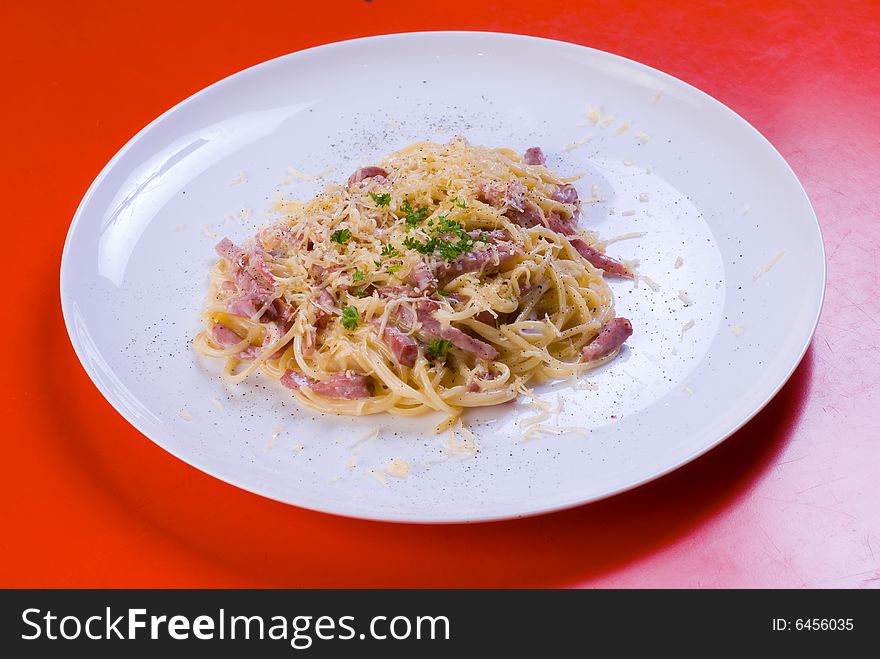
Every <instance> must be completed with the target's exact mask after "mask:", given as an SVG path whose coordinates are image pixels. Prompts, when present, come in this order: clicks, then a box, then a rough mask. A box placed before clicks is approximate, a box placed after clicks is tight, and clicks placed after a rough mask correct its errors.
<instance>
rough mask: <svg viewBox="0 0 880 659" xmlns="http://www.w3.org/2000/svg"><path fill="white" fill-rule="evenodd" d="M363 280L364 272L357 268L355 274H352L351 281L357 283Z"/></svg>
mask: <svg viewBox="0 0 880 659" xmlns="http://www.w3.org/2000/svg"><path fill="white" fill-rule="evenodd" d="M363 280H364V273H363V272H361V271H360V270H355V271H354V274H353V275H352V276H351V283H352V284H357V283H358V282H361V281H363Z"/></svg>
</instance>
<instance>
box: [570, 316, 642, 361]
mask: <svg viewBox="0 0 880 659" xmlns="http://www.w3.org/2000/svg"><path fill="white" fill-rule="evenodd" d="M632 333H633V327H632V323H631V322H629V320H627V319H626V318H612V319H611V320H609V321H608V322H607V323H605V325H603V326H602V329H601V330H599V334H597V335H596V338H595V339H593V340H592V342H590V343H588V344H587V345H586V346H584V350H583V352H582V353H581V361H582V362H591V361H593V360H596V359H599V358H600V357H604V356H605V355H607V354H608V353H610V352H612V351H614V350H617V349H618V348H619V347H620V346H622V345H623V343H624V342H625V341H626V340H627V339H628V338H629V337H630V336H632Z"/></svg>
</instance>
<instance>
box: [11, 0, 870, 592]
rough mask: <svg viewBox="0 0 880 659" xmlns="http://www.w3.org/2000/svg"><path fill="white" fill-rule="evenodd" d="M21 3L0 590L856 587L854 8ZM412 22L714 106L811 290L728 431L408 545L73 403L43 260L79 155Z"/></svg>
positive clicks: (99, 407) (860, 327)
mask: <svg viewBox="0 0 880 659" xmlns="http://www.w3.org/2000/svg"><path fill="white" fill-rule="evenodd" d="M27 4H28V6H25V3H14V2H13V3H10V2H4V3H3V6H2V9H0V25H2V28H0V29H2V31H3V39H2V40H0V50H2V57H3V60H2V61H3V62H4V63H5V71H4V73H3V77H4V81H3V88H4V90H5V93H4V97H5V98H4V102H3V104H2V110H0V112H2V119H3V127H4V129H5V130H4V135H3V140H4V142H5V143H6V146H5V147H4V149H3V164H2V167H3V183H4V188H5V195H4V211H5V213H4V224H3V227H4V233H5V235H4V243H5V249H4V250H3V252H4V258H3V264H4V266H5V271H4V281H5V285H6V287H5V290H6V299H5V300H4V303H3V305H2V306H3V309H4V314H6V313H10V315H11V314H14V315H15V321H14V324H13V321H12V319H11V318H7V319H6V320H5V321H4V322H3V323H2V325H0V326H2V327H3V332H4V338H3V343H4V345H6V349H5V351H4V358H5V361H6V364H7V367H6V370H5V371H4V377H3V379H2V382H3V385H2V386H3V387H4V392H3V396H2V406H3V416H2V419H3V422H4V430H5V432H4V440H3V449H4V450H3V457H2V460H0V502H2V510H0V512H2V517H0V529H2V537H0V555H2V558H0V585H2V586H93V587H100V586H120V587H122V586H228V587H236V586H252V587H254V586H255V587H261V586H316V587H321V586H599V587H619V586H630V587H640V586H644V587H654V586H673V587H679V586H713V587H734V586H743V587H751V586H767V587H801V586H807V587H832V586H845V587H872V586H874V587H876V586H878V585H880V560H878V559H880V501H878V499H880V496H878V495H880V473H878V463H880V440H878V427H880V395H878V393H880V368H878V367H880V356H878V314H880V302H878V297H880V296H878V293H880V268H878V254H880V220H878V215H880V213H878V210H880V208H878V204H880V202H878V200H880V184H878V180H880V165H878V163H880V115H878V107H880V106H878V99H880V73H878V63H880V47H878V44H880V10H878V7H880V5H878V3H876V2H867V1H866V2H864V3H861V5H859V3H841V2H830V1H825V0H821V1H820V0H812V1H810V2H802V3H797V4H796V3H775V2H768V1H762V2H751V3H747V2H739V3H727V2H716V3H688V2H680V1H679V2H662V3H643V2H549V1H546V0H543V1H541V2H534V1H533V2H528V3H526V2H522V3H513V2H491V1H490V2H474V1H473V0H469V1H465V2H460V1H458V0H444V1H443V2H436V3H430V5H429V4H428V3H424V4H422V3H416V2H411V1H410V2H406V1H399V0H373V2H370V3H367V2H363V1H349V2H327V1H323V2H295V1H293V0H285V1H284V2H275V3H269V4H263V5H261V6H259V7H258V5H259V4H260V3H255V2H234V3H229V4H228V5H225V4H224V3H222V2H212V3H209V4H205V5H204V6H202V7H200V8H194V7H195V5H194V3H193V4H191V3H185V2H180V1H179V0H178V1H176V2H168V1H167V0H154V1H152V2H150V3H147V4H144V3H116V2H113V3H110V2H108V3H106V4H103V5H99V4H97V3H93V4H92V5H91V7H89V8H83V7H81V6H77V5H79V3H68V2H63V3H62V2H57V3H55V4H54V6H52V3H51V2H49V3H47V2H42V3H27ZM731 5H736V8H732V7H731ZM427 29H474V30H496V31H504V32H520V33H525V34H532V35H538V36H545V37H553V38H557V39H563V40H566V41H572V42H575V43H581V44H585V45H589V46H593V47H595V48H599V49H603V50H607V51H610V52H613V53H618V54H621V55H624V56H626V57H630V58H633V59H636V60H639V61H641V62H644V63H646V64H648V65H651V66H654V67H656V68H659V69H661V70H663V71H666V72H668V73H670V74H672V75H674V76H678V77H680V78H682V79H683V80H686V81H688V82H690V83H692V84H694V85H696V86H697V87H699V88H701V89H703V90H705V91H706V92H708V93H709V94H712V95H713V96H715V97H716V98H718V99H719V100H721V101H722V102H723V103H725V104H727V105H729V106H730V107H732V108H733V109H734V110H736V111H737V112H739V113H740V114H741V115H742V116H744V117H745V118H746V119H747V120H748V121H750V122H751V123H752V124H753V125H754V126H755V127H756V128H758V130H760V131H761V132H762V133H763V134H764V135H766V136H767V137H768V138H769V139H770V140H771V141H772V142H773V143H774V144H775V146H776V147H777V148H778V149H779V150H780V151H781V153H782V155H783V156H784V157H785V158H786V159H788V161H789V162H790V163H791V164H792V166H793V167H794V169H795V171H796V172H797V174H798V175H799V176H800V178H801V180H802V181H803V183H804V185H805V186H806V189H807V192H808V193H809V195H810V197H811V199H812V201H813V203H814V205H815V207H816V211H817V213H818V215H819V219H820V222H821V224H822V229H823V232H824V237H825V243H826V247H827V251H828V272H829V276H828V290H827V299H826V304H825V309H824V313H823V316H822V320H821V322H820V324H819V329H818V332H817V334H816V338H815V340H814V341H813V345H812V347H811V349H810V350H809V352H808V353H807V356H806V358H805V359H804V361H803V363H802V364H801V366H800V367H799V368H798V370H797V371H796V373H795V374H794V376H793V378H792V379H791V381H790V382H789V383H788V384H787V385H786V386H785V388H784V389H783V390H782V392H781V393H780V394H779V396H777V397H776V399H775V400H774V401H773V402H772V403H771V404H770V405H769V406H768V407H767V408H766V409H765V410H764V411H763V412H761V413H760V414H759V415H758V417H757V418H756V419H755V420H754V421H752V422H751V423H749V424H748V425H747V426H746V428H745V429H743V430H742V431H740V432H739V433H737V434H736V435H735V436H734V437H732V438H731V439H729V440H728V441H727V442H725V443H724V444H723V445H721V446H720V447H719V448H717V449H716V450H714V451H711V452H710V453H709V454H708V455H706V456H704V457H703V458H701V459H699V460H697V461H696V462H694V463H692V464H691V465H689V466H687V467H685V468H683V469H681V470H679V471H678V472H676V473H674V474H672V475H670V476H668V477H666V478H663V479H661V480H660V481H657V482H655V483H653V484H650V485H648V486H645V487H642V488H640V489H638V490H636V491H633V492H630V493H628V494H624V495H622V496H618V497H615V498H613V499H611V500H607V501H604V502H600V503H597V504H594V505H589V506H584V507H581V508H577V509H574V510H570V511H567V512H562V513H557V514H553V515H546V516H542V517H537V518H533V519H527V520H520V521H512V522H503V523H493V524H481V525H473V526H451V527H420V526H408V525H391V524H381V523H373V522H362V521H355V520H348V519H341V518H336V517H332V516H329V515H323V514H319V513H312V512H308V511H304V510H299V509H297V508H293V507H290V506H286V505H283V504H279V503H275V502H273V501H268V500H265V499H263V498H260V497H258V496H255V495H252V494H248V493H246V492H244V491H241V490H238V489H236V488H234V487H232V486H230V485H226V484H224V483H222V482H220V481H217V480H215V479H213V478H212V477H210V476H207V475H205V474H202V473H201V472H199V471H196V470H195V469H193V468H191V467H189V466H187V465H185V464H184V463H182V462H180V461H178V460H177V459H176V458H174V457H172V456H171V455H169V454H167V453H165V452H164V451H162V450H161V449H159V448H158V447H157V446H155V445H154V444H153V443H152V442H150V441H149V440H148V439H146V438H145V437H143V436H141V435H140V434H139V433H137V432H136V431H135V430H134V429H132V428H131V427H129V426H128V424H127V423H126V422H125V421H124V420H123V419H122V418H121V417H120V416H119V415H118V414H117V413H116V412H115V411H114V410H113V409H112V408H111V407H110V405H109V404H107V403H106V402H105V401H104V399H103V398H102V397H101V396H100V395H99V394H98V392H97V391H96V389H95V388H94V387H93V386H92V384H91V382H90V381H89V380H88V378H87V377H86V375H85V373H84V372H83V370H82V368H81V367H80V365H79V363H78V362H77V360H76V357H75V356H74V353H73V350H72V349H71V347H70V344H69V342H68V339H67V335H66V333H65V330H64V325H63V323H62V318H61V310H60V305H59V300H58V265H59V262H60V256H61V248H62V244H63V241H64V237H65V233H66V231H67V228H68V224H69V222H70V219H71V217H72V216H73V213H74V211H75V210H76V206H77V204H78V202H79V200H80V198H81V197H82V195H83V194H84V193H85V190H86V188H87V187H88V185H89V183H90V182H91V180H92V179H93V178H94V177H95V176H96V175H97V174H98V172H99V171H100V169H101V168H102V167H103V165H104V164H105V163H106V162H107V160H109V158H110V157H111V156H112V155H113V154H114V153H115V152H116V151H117V150H118V149H119V148H120V147H121V146H122V145H123V144H124V143H125V142H126V141H127V140H128V139H129V138H130V137H131V136H132V135H134V133H136V132H137V131H138V130H139V129H140V128H141V127H142V126H144V125H145V124H146V123H148V122H149V121H150V120H152V119H153V118H154V117H156V116H157V115H158V114H160V113H161V112H162V111H164V110H166V109H167V108H169V107H170V106H172V105H173V104H175V103H177V102H178V101H180V100H182V99H183V98H185V97H186V96H188V95H190V94H192V93H194V92H196V91H198V90H199V89H201V88H202V87H204V86H205V85H207V84H209V83H212V82H214V81H216V80H219V79H220V78H223V77H224V76H226V75H229V74H231V73H233V72H235V71H238V70H239V69H242V68H244V67H247V66H250V65H252V64H256V63H258V62H260V61H263V60H265V59H268V58H271V57H275V56H277V55H282V54H284V53H288V52H291V51H295V50H299V49H302V48H306V47H309V46H314V45H318V44H322V43H326V42H331V41H337V40H340V39H348V38H352V37H359V36H365V35H371V34H380V33H387V32H404V31H412V30H427ZM21 319H25V321H26V323H27V326H26V327H22V326H21V323H22V321H21ZM13 329H14V332H13V331H10V330H13Z"/></svg>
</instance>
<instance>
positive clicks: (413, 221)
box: [400, 199, 431, 231]
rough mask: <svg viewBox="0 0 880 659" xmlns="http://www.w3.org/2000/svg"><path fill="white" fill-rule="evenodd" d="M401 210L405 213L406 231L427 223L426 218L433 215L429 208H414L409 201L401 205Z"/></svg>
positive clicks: (405, 200) (404, 201) (406, 200)
mask: <svg viewBox="0 0 880 659" xmlns="http://www.w3.org/2000/svg"><path fill="white" fill-rule="evenodd" d="M400 210H401V211H403V214H404V215H403V219H404V221H405V222H406V230H407V231H409V230H410V229H414V228H416V227H417V226H418V225H419V224H421V223H422V222H424V221H425V218H426V217H428V215H430V214H431V210H430V209H429V208H428V207H427V206H423V207H421V208H413V207H412V204H410V203H409V199H404V200H403V203H402V204H401V205H400Z"/></svg>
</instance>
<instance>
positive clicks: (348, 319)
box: [342, 304, 360, 330]
mask: <svg viewBox="0 0 880 659" xmlns="http://www.w3.org/2000/svg"><path fill="white" fill-rule="evenodd" d="M358 318H360V316H359V315H358V310H357V307H355V306H353V305H351V304H350V305H348V306H347V307H345V308H344V309H343V310H342V326H343V327H344V328H345V329H347V330H353V329H355V328H356V327H357V326H358Z"/></svg>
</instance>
